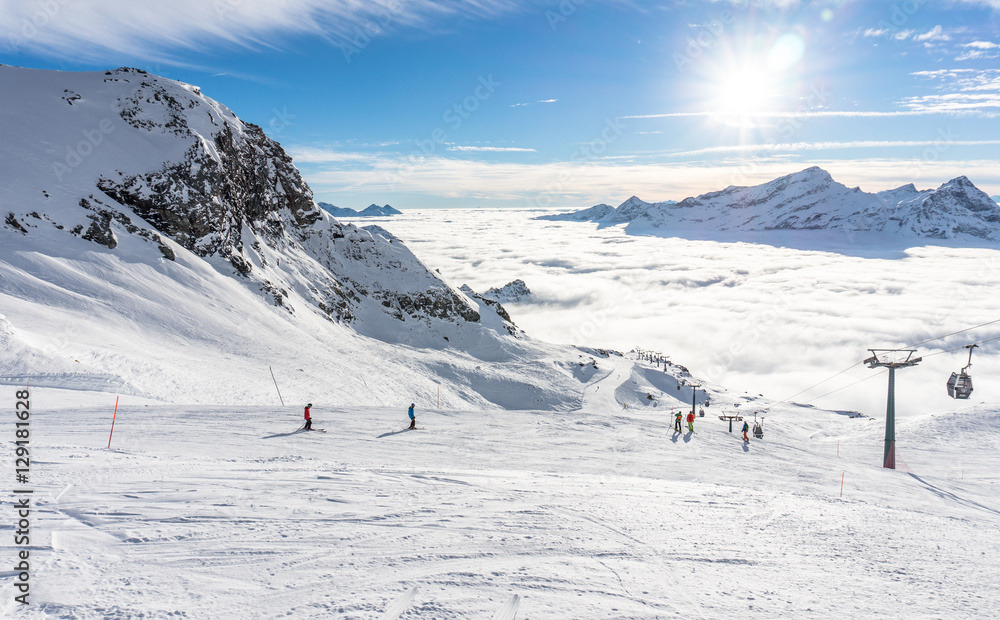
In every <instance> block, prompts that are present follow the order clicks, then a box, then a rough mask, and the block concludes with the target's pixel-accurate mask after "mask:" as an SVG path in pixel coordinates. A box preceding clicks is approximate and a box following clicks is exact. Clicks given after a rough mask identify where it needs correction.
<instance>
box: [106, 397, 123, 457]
mask: <svg viewBox="0 0 1000 620" xmlns="http://www.w3.org/2000/svg"><path fill="white" fill-rule="evenodd" d="M119 398H120V397H119V396H115V414H114V415H113V416H111V435H114V434H115V418H117V417H118V399H119ZM111 435H108V447H109V448H110V447H111Z"/></svg>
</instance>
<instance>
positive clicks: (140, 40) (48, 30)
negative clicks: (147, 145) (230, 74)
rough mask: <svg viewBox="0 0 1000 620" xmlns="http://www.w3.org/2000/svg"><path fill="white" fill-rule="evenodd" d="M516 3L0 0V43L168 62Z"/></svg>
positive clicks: (428, 23) (510, 7)
mask: <svg viewBox="0 0 1000 620" xmlns="http://www.w3.org/2000/svg"><path fill="white" fill-rule="evenodd" d="M523 5H524V3H522V2H517V1H515V0H454V1H452V0H408V1H407V2H400V1H399V0H367V1H365V2H361V1H360V0H213V1H211V2H206V1H205V0H173V1H172V2H169V3H163V2H132V1H130V0H49V1H48V2H22V1H20V0H0V40H3V41H5V42H7V43H8V45H10V46H11V47H15V48H27V49H31V50H32V51H35V52H40V53H47V54H51V55H54V56H57V57H67V58H75V59H80V58H85V59H90V60H105V59H108V58H119V57H120V56H121V55H123V54H125V55H129V56H133V57H138V58H147V59H156V60H160V61H167V62H169V61H170V59H171V51H175V50H178V49H186V50H191V49H201V48H203V47H204V46H207V45H209V44H218V43H220V42H225V43H229V44H232V45H234V46H238V47H270V46H272V45H274V44H275V40H276V37H278V36H281V35H288V34H303V33H305V34H314V35H317V36H322V37H326V38H329V39H331V40H333V41H335V42H337V41H350V40H352V38H354V37H357V36H359V35H360V34H362V33H367V34H368V36H371V35H372V33H376V34H377V33H381V32H386V31H391V30H394V29H397V28H411V27H419V28H433V27H434V26H435V25H437V24H439V22H441V21H443V20H447V19H454V18H461V17H468V18H473V19H483V18H490V17H494V16H497V15H500V14H504V13H509V12H511V11H515V10H518V9H519V8H521V7H522V6H523Z"/></svg>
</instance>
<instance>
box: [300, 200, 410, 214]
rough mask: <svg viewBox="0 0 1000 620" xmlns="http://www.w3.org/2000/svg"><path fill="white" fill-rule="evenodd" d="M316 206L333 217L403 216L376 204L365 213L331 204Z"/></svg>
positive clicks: (387, 207)
mask: <svg viewBox="0 0 1000 620" xmlns="http://www.w3.org/2000/svg"><path fill="white" fill-rule="evenodd" d="M316 204H317V205H319V207H320V208H321V209H323V210H324V211H326V212H327V213H329V214H330V215H332V216H333V217H387V216H390V215H400V214H402V211H400V210H399V209H394V208H392V207H390V206H389V205H385V206H382V207H380V206H378V205H376V204H370V205H368V206H367V207H365V209H364V210H363V211H357V210H355V209H351V208H350V207H337V206H335V205H332V204H330V203H329V202H317V203H316Z"/></svg>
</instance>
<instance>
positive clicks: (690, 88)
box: [0, 0, 1000, 208]
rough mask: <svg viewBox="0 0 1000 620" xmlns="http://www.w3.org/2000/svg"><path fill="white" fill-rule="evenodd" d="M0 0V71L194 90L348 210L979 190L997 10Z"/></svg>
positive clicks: (771, 4) (988, 129)
mask: <svg viewBox="0 0 1000 620" xmlns="http://www.w3.org/2000/svg"><path fill="white" fill-rule="evenodd" d="M147 4H149V5H153V4H154V3H134V2H125V1H124V0H106V1H103V2H96V1H92V0H38V1H36V2H15V1H14V0H0V62H2V63H5V64H12V65H19V66H26V67H35V68H52V69H61V70H73V71H77V70H98V69H99V70H103V69H106V68H109V67H115V66H122V65H128V66H135V67H139V68H143V69H146V70H148V71H150V72H153V73H157V74H159V75H164V76H166V77H170V78H174V79H178V80H181V81H184V82H189V83H192V84H197V85H199V86H201V87H202V90H203V92H204V93H205V94H207V95H209V96H211V97H213V98H215V99H217V100H219V101H221V102H223V103H225V104H226V105H228V106H229V107H230V108H232V109H233V110H234V111H235V112H236V113H237V114H238V115H239V116H240V117H241V118H243V119H244V120H247V121H250V122H253V123H256V124H258V125H261V126H262V127H263V128H264V129H265V131H267V133H268V134H269V135H271V136H272V137H274V138H275V139H277V140H278V141H279V142H281V143H282V145H283V146H284V147H285V148H286V150H288V151H289V153H291V154H292V156H293V157H294V159H295V161H296V163H297V165H298V166H299V167H300V169H301V170H302V172H303V174H304V176H305V178H306V180H307V181H309V183H310V185H311V186H312V188H313V190H314V192H315V194H316V198H317V199H318V200H323V201H327V202H331V203H334V204H336V205H338V206H348V207H355V208H360V207H364V206H366V205H368V204H369V203H372V202H375V203H379V204H385V203H390V204H393V205H394V206H398V207H400V208H424V207H445V206H451V207H457V206H464V207H476V206H482V207H497V206H501V207H502V206H506V207H528V206H538V207H563V208H565V207H573V208H575V207H584V206H589V205H591V204H594V203H597V202H609V203H612V204H617V203H618V202H621V201H622V200H624V199H626V198H628V197H629V196H630V195H632V194H636V195H639V196H640V197H642V198H644V199H646V200H651V201H652V200H666V199H678V200H679V199H681V198H684V197H686V196H690V195H696V194H699V193H703V192H706V191H712V190H716V189H721V188H723V187H726V186H728V185H731V184H735V185H748V184H755V183H759V182H764V181H767V180H770V179H772V178H774V177H777V176H780V175H782V174H787V173H789V172H794V171H796V170H800V169H802V168H805V167H808V166H811V165H819V166H822V167H824V168H826V169H827V170H829V171H830V172H831V173H832V174H833V176H834V178H835V179H837V180H839V181H841V182H843V183H845V184H847V185H849V186H860V187H861V188H862V189H865V190H867V191H878V190H882V189H887V188H890V187H895V186H898V185H901V184H904V183H909V182H914V183H915V184H916V185H917V186H918V187H920V188H925V187H936V186H937V185H939V184H941V183H943V182H944V181H947V180H949V179H951V178H953V177H955V176H958V175H963V174H964V175H966V176H968V177H969V178H970V179H972V181H973V182H974V183H976V184H977V185H978V186H979V187H980V188H981V189H983V190H984V191H986V192H988V193H989V194H991V195H996V194H1000V165H998V161H997V160H998V157H997V155H998V154H1000V118H998V116H1000V0H954V1H942V2H930V1H927V0H923V1H922V0H905V1H902V0H900V1H895V2H851V1H835V0H829V1H823V2H819V1H817V2H810V1H807V0H800V1H795V0H772V1H765V0H756V1H736V2H727V1H716V2H694V1H688V2H672V1H671V2H642V3H639V2H628V1H616V0H609V1H603V2H602V1H600V0H562V2H558V1H550V2H542V1H539V2H520V1H516V0H468V1H465V2H443V1H441V0H414V1H411V2H404V1H403V0H378V1H369V2H359V1H358V0H334V1H332V2H331V1H325V2H324V1H321V0H271V1H265V0H211V1H207V0H175V1H174V2H172V3H170V4H169V7H167V5H166V3H162V4H163V6H159V5H160V4H161V3H155V4H156V5H157V6H146V5H147Z"/></svg>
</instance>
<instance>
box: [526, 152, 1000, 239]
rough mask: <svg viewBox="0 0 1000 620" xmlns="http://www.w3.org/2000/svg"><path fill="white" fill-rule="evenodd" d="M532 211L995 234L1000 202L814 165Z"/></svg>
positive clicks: (609, 219) (691, 226)
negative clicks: (743, 181)
mask: <svg viewBox="0 0 1000 620" xmlns="http://www.w3.org/2000/svg"><path fill="white" fill-rule="evenodd" d="M537 219H543V220H562V221H594V222H600V223H602V224H606V225H614V224H619V223H628V224H629V228H630V229H635V230H642V229H662V230H702V231H708V230H718V231H764V230H785V229H788V230H842V231H847V232H880V233H887V234H891V235H898V236H902V237H927V238H934V239H953V238H957V239H962V238H966V239H980V240H990V241H998V240H1000V205H997V203H996V202H995V201H993V200H992V199H991V198H990V197H989V196H987V195H986V194H985V193H984V192H982V191H981V190H979V189H978V188H977V187H976V186H975V185H973V183H972V182H971V181H970V180H969V179H967V178H966V177H964V176H961V177H958V178H955V179H952V180H951V181H948V182H947V183H944V184H942V185H941V186H940V187H938V188H937V189H933V190H931V189H928V190H918V189H917V188H916V187H915V186H914V185H913V184H907V185H904V186H902V187H898V188H895V189H890V190H886V191H882V192H878V193H875V194H872V193H868V192H864V191H861V189H859V188H856V187H855V188H849V187H847V186H845V185H843V184H841V183H838V182H837V181H835V180H834V179H833V177H831V176H830V174H829V173H828V172H826V171H825V170H823V169H821V168H818V167H815V166H814V167H811V168H807V169H805V170H802V171H800V172H796V173H794V174H789V175H787V176H783V177H780V178H778V179H775V180H773V181H770V182H768V183H763V184H761V185H755V186H751V187H737V186H730V187H727V188H726V189H724V190H721V191H717V192H710V193H707V194H702V195H701V196H697V197H692V198H685V199H684V200H682V201H680V202H676V203H675V202H671V201H667V202H657V203H649V202H644V201H642V200H640V199H639V198H637V197H635V196H633V197H631V198H629V199H628V200H626V201H625V202H623V203H622V204H621V205H619V206H618V207H617V208H612V207H610V206H609V205H604V204H602V205H597V206H594V207H590V208H589V209H584V210H581V211H576V212H573V213H562V214H555V215H545V216H541V217H539V218H537Z"/></svg>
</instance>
